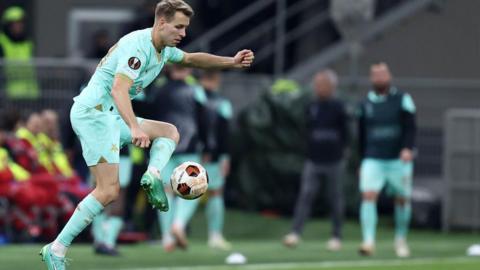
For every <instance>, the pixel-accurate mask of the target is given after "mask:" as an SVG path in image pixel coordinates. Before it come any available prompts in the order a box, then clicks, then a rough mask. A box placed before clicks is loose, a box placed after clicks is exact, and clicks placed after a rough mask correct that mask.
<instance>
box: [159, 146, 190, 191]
mask: <svg viewBox="0 0 480 270" xmlns="http://www.w3.org/2000/svg"><path fill="white" fill-rule="evenodd" d="M186 161H193V162H197V163H200V155H199V154H173V155H172V157H171V158H170V160H169V161H168V162H167V165H165V167H164V168H163V170H162V172H161V177H162V181H163V184H164V185H167V186H170V177H171V176H172V173H173V170H175V168H176V167H178V166H180V164H182V163H183V162H186Z"/></svg>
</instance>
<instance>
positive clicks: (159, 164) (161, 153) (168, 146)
mask: <svg viewBox="0 0 480 270" xmlns="http://www.w3.org/2000/svg"><path fill="white" fill-rule="evenodd" d="M175 147H176V144H175V142H174V141H173V140H172V139H170V138H165V137H160V138H156V139H155V140H153V143H152V147H151V148H150V162H149V163H148V167H149V170H150V168H152V167H153V168H155V169H156V170H157V171H158V174H160V172H161V171H162V169H163V167H165V165H166V164H167V162H168V160H169V159H170V157H171V156H172V153H173V151H174V150H175Z"/></svg>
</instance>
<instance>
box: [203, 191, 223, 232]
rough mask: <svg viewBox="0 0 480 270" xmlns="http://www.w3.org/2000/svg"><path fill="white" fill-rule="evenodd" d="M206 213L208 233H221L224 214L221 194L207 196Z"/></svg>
mask: <svg viewBox="0 0 480 270" xmlns="http://www.w3.org/2000/svg"><path fill="white" fill-rule="evenodd" d="M206 215H207V221H208V231H209V233H210V234H212V233H220V234H221V233H222V231H223V219H224V215H225V203H224V201H223V196H211V197H210V198H208V202H207V209H206Z"/></svg>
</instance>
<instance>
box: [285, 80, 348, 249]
mask: <svg viewBox="0 0 480 270" xmlns="http://www.w3.org/2000/svg"><path fill="white" fill-rule="evenodd" d="M337 83H338V79H337V75H336V74H335V72H333V71H332V70H324V71H321V72H318V73H317V74H316V75H315V77H314V79H313V85H314V93H315V99H314V100H313V101H312V102H311V104H310V105H309V106H308V107H307V112H306V120H307V121H306V122H307V130H308V138H307V143H308V148H307V149H308V154H307V160H306V161H305V165H304V168H303V172H302V182H301V187H300V194H299V196H298V199H297V203H296V206H295V213H294V219H293V226H292V230H291V232H290V233H289V234H287V235H286V236H285V238H284V244H285V245H286V246H288V247H294V246H296V245H297V244H298V242H299V240H300V235H301V233H302V231H303V226H304V224H305V220H306V219H307V218H308V216H309V215H310V211H311V207H312V203H313V201H314V198H315V195H316V193H317V191H318V187H319V184H320V179H319V178H320V177H325V178H326V181H327V184H328V185H327V186H328V188H329V190H328V195H329V200H330V205H331V207H332V211H331V212H332V221H333V230H332V237H331V239H330V240H329V241H328V242H327V249H328V250H331V251H338V250H340V249H341V237H342V235H341V227H342V219H343V212H344V199H343V190H342V176H341V175H342V171H343V166H342V163H343V162H342V160H343V155H344V150H345V146H346V143H347V137H348V132H347V129H348V128H347V115H346V113H345V109H344V106H343V104H342V103H341V102H340V101H339V100H337V99H336V98H334V93H335V89H336V87H337Z"/></svg>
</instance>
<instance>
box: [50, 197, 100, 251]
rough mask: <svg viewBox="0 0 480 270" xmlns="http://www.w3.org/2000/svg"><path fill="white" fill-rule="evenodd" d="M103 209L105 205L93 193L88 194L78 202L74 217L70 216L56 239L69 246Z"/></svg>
mask: <svg viewBox="0 0 480 270" xmlns="http://www.w3.org/2000/svg"><path fill="white" fill-rule="evenodd" d="M102 210H103V205H102V204H101V203H100V202H99V201H97V199H95V197H94V196H93V195H92V194H91V193H90V194H88V196H87V197H85V198H84V199H83V200H82V201H81V202H80V203H79V204H78V206H77V209H75V212H73V215H72V217H70V219H69V220H68V222H67V224H66V225H65V227H64V228H63V230H62V231H61V232H60V234H59V235H58V236H57V238H56V239H55V241H58V242H60V243H62V244H63V245H64V246H65V247H69V246H70V244H71V243H72V241H73V239H74V238H75V237H76V236H77V235H78V234H79V233H80V232H82V231H83V229H85V227H87V226H88V225H89V224H90V223H91V222H92V220H93V218H94V217H95V216H96V215H98V214H99V213H100V212H101V211H102Z"/></svg>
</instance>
